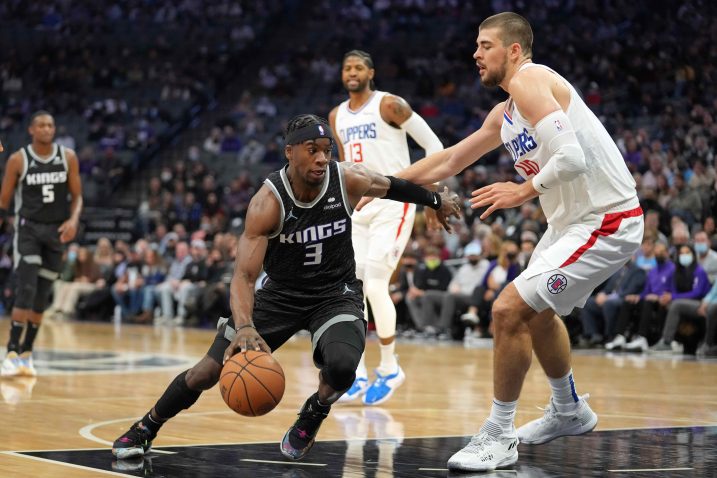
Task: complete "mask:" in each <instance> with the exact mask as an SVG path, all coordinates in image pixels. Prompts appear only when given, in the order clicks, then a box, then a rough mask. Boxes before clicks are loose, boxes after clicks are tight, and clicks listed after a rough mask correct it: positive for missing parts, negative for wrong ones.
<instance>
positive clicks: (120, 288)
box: [0, 0, 717, 356]
mask: <svg viewBox="0 0 717 478" xmlns="http://www.w3.org/2000/svg"><path fill="white" fill-rule="evenodd" d="M646 5H648V2H645V1H626V0H625V1H623V0H615V1H598V0H594V1H581V2H575V1H573V0H541V1H537V2H524V1H520V0H493V1H491V2H459V1H457V0H352V1H349V2H338V1H332V0H320V1H317V2H310V3H307V2H299V1H298V0H293V1H291V0H254V1H248V0H246V1H228V0H227V1H209V0H182V1H170V0H128V1H123V2H118V1H113V0H100V1H96V0H93V1H90V0H73V1H69V0H54V1H53V0H50V1H47V2H42V3H40V2H29V3H28V2H26V1H22V0H5V1H4V2H2V3H0V41H1V42H2V44H3V45H6V46H7V47H4V48H3V49H2V51H0V88H2V94H1V95H0V137H2V139H3V143H4V144H5V146H6V152H5V153H3V156H4V158H7V156H8V154H9V152H12V151H14V150H16V149H17V148H19V147H21V146H22V145H24V144H25V143H26V142H27V141H28V136H27V133H26V127H27V122H28V118H29V115H30V114H32V112H34V111H35V110H37V109H41V108H42V109H46V110H49V111H50V112H52V113H53V114H54V116H55V121H56V124H57V125H58V130H57V142H59V143H61V144H64V145H66V146H68V147H70V148H73V149H75V150H76V151H77V153H78V156H79V159H80V169H81V174H82V179H83V186H84V192H85V201H86V204H88V206H89V207H88V208H87V211H86V213H85V215H84V216H83V231H82V233H81V234H80V236H79V238H78V243H77V244H73V245H71V246H70V247H69V248H68V251H67V254H66V263H65V270H64V272H63V275H62V277H61V279H60V280H59V281H58V282H57V283H56V285H55V295H54V296H55V301H54V303H53V306H52V309H51V310H50V311H49V312H48V314H50V315H52V316H54V317H56V318H58V319H62V318H73V319H74V318H77V319H79V320H111V319H112V318H114V319H115V320H120V321H127V322H137V323H155V324H158V325H160V324H161V325H168V326H169V325H172V326H185V325H191V326H203V327H213V326H214V325H215V323H216V320H217V318H218V317H219V316H220V315H222V314H227V313H229V310H228V296H227V290H228V285H229V280H230V278H231V273H232V267H233V258H234V255H235V248H236V242H237V237H238V234H240V233H241V231H242V229H243V221H244V217H245V214H246V209H247V206H248V203H249V200H250V198H251V197H252V195H253V193H254V192H255V191H256V190H257V188H258V187H259V186H260V185H261V181H262V180H263V177H264V176H265V175H266V174H267V172H269V171H272V170H274V169H277V168H278V167H280V165H282V164H283V161H284V159H283V142H282V137H281V132H282V130H283V128H284V126H285V124H286V121H287V120H288V119H289V118H290V117H292V116H293V115H295V114H297V113H307V112H310V113H315V114H319V115H321V116H327V115H328V112H329V111H330V110H331V108H332V107H333V106H335V105H337V104H338V103H340V102H341V101H343V100H344V99H345V97H346V94H345V92H344V90H343V87H342V85H341V82H340V66H341V59H342V57H343V53H344V52H346V51H348V50H351V49H354V48H361V49H363V50H366V51H368V52H370V53H371V54H372V56H373V59H374V61H375V67H376V84H377V87H378V88H379V89H381V90H386V91H390V92H392V93H394V94H397V95H399V96H401V97H403V98H404V99H406V100H407V101H408V103H409V104H410V105H411V106H412V108H413V109H414V111H416V112H417V113H419V114H420V115H421V116H423V117H424V118H425V119H426V121H428V123H429V124H430V125H431V127H432V128H433V129H434V131H436V133H437V134H438V136H439V137H440V138H441V140H442V141H443V144H444V145H446V146H448V145H452V144H455V143H456V142H458V141H459V140H460V139H462V138H464V137H465V136H467V135H469V134H470V133H472V132H473V131H475V130H476V129H478V128H479V127H480V125H481V124H482V122H483V120H484V118H485V116H486V115H487V113H488V111H490V108H491V107H492V105H494V104H495V103H496V102H497V101H501V100H502V99H504V97H505V94H504V92H503V91H502V90H488V89H485V88H483V87H482V86H481V85H480V82H479V78H478V75H477V72H476V69H475V64H474V62H473V60H472V58H471V55H472V53H473V51H474V48H475V37H476V34H477V26H478V24H479V23H480V21H481V20H482V19H483V18H485V17H487V16H489V15H492V14H493V13H496V12H499V11H505V10H513V11H517V12H518V13H521V14H523V15H524V16H526V17H527V18H528V19H529V21H530V22H531V24H532V26H533V29H534V33H535V45H534V60H535V61H536V62H538V63H543V64H546V65H548V66H551V67H553V68H555V69H556V70H557V71H558V72H560V73H561V74H562V75H563V76H565V77H566V78H567V79H568V80H570V81H571V82H572V83H573V85H574V86H575V87H576V88H577V89H578V91H579V92H580V93H581V94H582V95H583V97H584V99H585V101H586V102H587V104H588V105H589V107H590V108H591V109H592V110H593V111H594V112H595V113H596V114H597V115H598V117H599V118H600V119H601V121H602V122H603V123H604V124H605V125H606V127H607V128H608V131H609V132H610V133H611V134H612V136H613V138H614V140H615V142H616V143H617V145H618V147H619V148H620V151H621V152H622V154H623V156H624V159H625V162H626V164H627V165H628V167H629V169H630V171H631V172H632V173H633V176H634V177H635V180H636V182H637V186H638V193H639V197H640V201H641V204H642V208H643V210H644V211H645V225H646V228H645V237H644V242H643V246H642V248H641V250H640V252H639V253H638V254H637V255H636V257H635V258H634V259H633V261H631V263H630V264H628V265H627V266H626V267H625V268H624V270H622V271H620V272H619V273H618V274H616V276H614V277H612V278H611V279H610V280H608V281H607V282H606V283H605V284H603V286H602V287H601V288H599V289H598V290H597V291H596V292H595V294H594V295H593V297H591V298H590V300H589V301H588V303H587V304H586V306H585V308H583V309H579V310H576V311H574V312H573V314H571V316H569V317H565V320H566V322H567V323H568V326H569V330H570V333H571V338H572V340H573V343H574V344H575V346H577V347H585V348H592V347H595V348H597V347H605V348H607V349H608V350H613V351H614V350H633V351H638V352H645V351H653V352H661V353H698V354H699V355H707V356H713V355H717V349H715V342H714V340H715V323H717V286H716V285H714V284H715V283H716V279H717V228H716V227H715V217H716V216H717V185H716V183H715V157H714V156H715V151H716V147H717V124H716V123H715V117H716V116H717V95H716V94H715V89H716V88H717V86H716V85H717V70H716V69H717V46H716V45H717V22H716V21H715V16H714V12H713V8H712V7H711V6H710V4H709V2H707V1H700V0H688V1H685V2H656V3H654V2H649V8H646ZM327 25H340V26H341V28H327ZM413 146H414V149H413V152H412V154H413V155H414V157H415V158H416V159H417V158H420V157H421V154H422V151H421V150H418V149H417V147H416V145H413ZM517 180H519V177H518V176H517V174H516V172H515V170H514V168H513V161H512V159H511V157H510V155H509V154H508V153H507V151H505V150H504V149H503V148H502V147H501V148H499V149H498V150H496V151H494V152H493V153H491V154H489V155H487V156H486V157H484V158H481V160H480V161H478V162H477V163H476V164H475V165H474V166H472V167H470V168H468V169H466V170H465V171H464V172H463V173H462V174H460V175H459V176H457V177H455V178H452V179H450V180H448V181H447V184H448V185H449V187H452V188H453V189H454V190H455V191H457V192H458V193H459V194H460V195H462V197H463V198H464V199H466V198H468V197H470V193H471V192H472V191H473V190H475V189H477V188H479V187H481V186H483V185H486V184H490V183H492V182H496V181H517ZM465 204H466V207H465V211H464V213H465V214H464V220H463V221H461V222H460V223H458V224H456V227H455V233H454V234H452V235H448V234H446V233H444V232H434V231H427V230H426V228H425V227H424V221H423V220H422V216H421V215H420V214H419V216H418V219H417V222H416V226H415V228H414V233H413V237H412V240H411V241H410V243H409V246H408V247H407V249H406V254H405V255H404V258H403V259H402V261H401V265H400V267H399V269H398V270H397V272H396V275H395V282H394V284H392V296H393V298H394V302H395V303H396V304H397V307H398V310H399V321H400V328H401V334H402V335H403V337H404V338H406V339H408V338H415V337H418V338H420V339H421V340H464V342H465V343H466V344H467V345H477V344H481V343H484V341H486V340H488V339H489V338H490V336H491V327H490V306H491V303H492V301H493V299H494V298H495V297H496V295H497V294H498V293H499V292H500V290H501V288H502V287H503V286H504V285H505V284H507V283H508V282H509V281H510V280H512V279H513V278H514V277H515V276H517V275H518V274H519V273H520V271H521V269H522V268H523V267H525V265H526V264H527V261H528V260H529V258H530V254H531V252H532V250H533V248H534V247H535V245H536V244H537V242H538V241H539V239H540V237H541V235H542V233H543V232H544V230H545V228H546V222H545V218H544V217H543V215H542V213H541V210H540V208H539V207H538V205H537V203H528V204H525V205H523V206H522V207H521V208H517V209H515V210H508V211H501V212H499V213H497V214H494V215H492V216H491V217H490V218H489V219H488V220H487V221H481V220H480V219H478V216H479V215H480V212H481V211H473V210H471V209H470V208H469V207H468V203H467V200H466V203H465ZM12 227H13V224H12V221H9V222H8V223H7V224H6V225H5V226H4V228H3V230H2V233H1V235H0V248H1V250H2V256H0V284H2V285H3V296H2V306H3V307H4V309H5V310H6V311H7V310H8V309H9V308H10V307H11V306H12V299H13V297H12V284H13V277H12V260H11V255H12V234H13V229H12Z"/></svg>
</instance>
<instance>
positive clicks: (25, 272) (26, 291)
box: [15, 259, 40, 309]
mask: <svg viewBox="0 0 717 478" xmlns="http://www.w3.org/2000/svg"><path fill="white" fill-rule="evenodd" d="M39 271H40V265H39V264H29V263H27V262H25V260H24V259H21V260H20V263H19V264H18V265H17V268H16V269H15V283H16V284H17V286H16V292H15V307H17V308H18V309H32V307H33V305H34V304H35V295H36V293H37V277H38V273H39Z"/></svg>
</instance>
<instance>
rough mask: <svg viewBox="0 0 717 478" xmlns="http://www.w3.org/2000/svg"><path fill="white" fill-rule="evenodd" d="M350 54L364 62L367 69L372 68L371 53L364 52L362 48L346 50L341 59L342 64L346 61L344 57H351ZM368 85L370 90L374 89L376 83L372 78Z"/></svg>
mask: <svg viewBox="0 0 717 478" xmlns="http://www.w3.org/2000/svg"><path fill="white" fill-rule="evenodd" d="M351 56H355V57H357V58H360V59H361V61H363V62H364V64H365V65H366V66H367V67H369V69H371V70H373V69H374V66H373V58H371V54H370V53H367V52H365V51H363V50H351V51H347V52H346V54H344V59H343V60H342V61H341V64H342V65H343V64H344V63H345V62H346V58H348V57H351ZM368 86H369V88H370V89H371V90H372V91H373V90H375V89H376V83H375V82H374V81H373V80H371V82H370V83H369V85H368Z"/></svg>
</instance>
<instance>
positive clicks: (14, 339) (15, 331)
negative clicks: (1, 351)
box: [7, 320, 25, 353]
mask: <svg viewBox="0 0 717 478" xmlns="http://www.w3.org/2000/svg"><path fill="white" fill-rule="evenodd" d="M24 329H25V324H24V323H23V322H15V321H14V320H12V321H10V340H9V341H8V343H7V351H8V352H17V353H19V352H20V336H21V335H22V331H23V330H24Z"/></svg>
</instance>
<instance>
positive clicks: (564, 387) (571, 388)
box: [548, 369, 580, 412]
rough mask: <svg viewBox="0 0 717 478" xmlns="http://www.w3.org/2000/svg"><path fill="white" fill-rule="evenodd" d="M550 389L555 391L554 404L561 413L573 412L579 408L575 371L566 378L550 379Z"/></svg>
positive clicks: (571, 371) (571, 370)
mask: <svg viewBox="0 0 717 478" xmlns="http://www.w3.org/2000/svg"><path fill="white" fill-rule="evenodd" d="M548 381H549V382H550V388H552V389H553V403H554V404H555V408H556V409H557V410H558V411H559V412H572V411H573V410H575V408H576V407H577V406H578V401H580V398H579V397H578V394H577V392H576V391H575V381H574V380H573V369H570V372H568V374H567V375H566V376H564V377H561V378H550V377H548Z"/></svg>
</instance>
